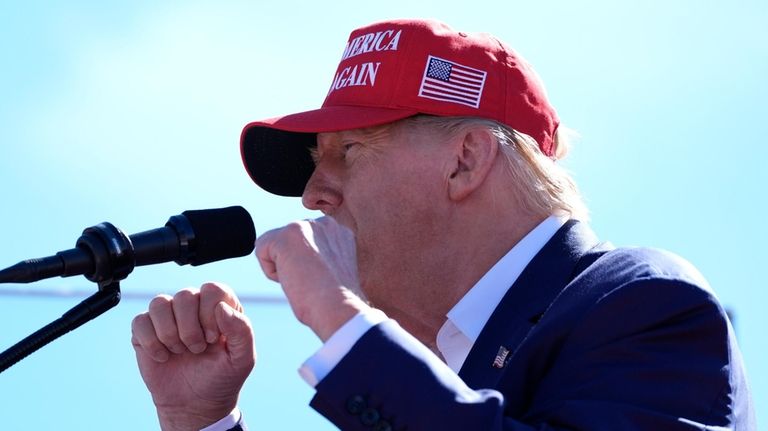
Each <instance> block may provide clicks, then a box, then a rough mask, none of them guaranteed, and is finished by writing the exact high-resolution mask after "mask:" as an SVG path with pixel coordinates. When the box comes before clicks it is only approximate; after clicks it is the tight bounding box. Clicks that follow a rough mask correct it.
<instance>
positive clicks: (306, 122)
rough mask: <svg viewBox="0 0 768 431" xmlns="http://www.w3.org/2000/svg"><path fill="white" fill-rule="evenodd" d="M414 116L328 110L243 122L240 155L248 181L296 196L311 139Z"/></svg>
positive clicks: (305, 176)
mask: <svg viewBox="0 0 768 431" xmlns="http://www.w3.org/2000/svg"><path fill="white" fill-rule="evenodd" d="M416 114H418V111H414V110H410V109H388V108H376V107H362V106H330V107H324V108H320V109H315V110H313V111H306V112H301V113H298V114H291V115H286V116H284V117H276V118H270V119H267V120H263V121H255V122H252V123H249V124H247V125H246V126H245V128H244V129H243V133H242V134H241V135H240V154H241V156H242V158H243V164H244V165H245V169H246V170H247V171H248V175H250V176H251V179H253V181H254V182H255V183H256V184H257V185H258V186H259V187H261V188H262V189H264V190H266V191H268V192H270V193H274V194H276V195H280V196H301V195H302V193H304V187H305V186H306V185H307V181H309V177H310V176H311V175H312V172H313V171H314V169H315V164H314V162H313V161H312V157H311V156H310V152H309V149H310V148H313V147H315V146H316V145H317V134H318V133H321V132H338V131H342V130H351V129H360V128H364V127H373V126H379V125H383V124H387V123H391V122H393V121H397V120H402V119H403V118H408V117H411V116H414V115H416Z"/></svg>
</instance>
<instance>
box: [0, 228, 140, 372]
mask: <svg viewBox="0 0 768 431" xmlns="http://www.w3.org/2000/svg"><path fill="white" fill-rule="evenodd" d="M77 247H78V248H81V249H84V250H86V251H88V252H89V254H90V255H91V257H92V258H93V268H92V270H90V271H88V272H86V274H85V277H86V278H87V279H88V280H90V281H93V282H95V283H97V284H98V287H99V290H98V291H97V292H96V293H94V294H93V295H91V296H89V297H88V298H86V299H85V300H83V301H82V302H81V303H79V304H77V305H76V306H74V307H73V308H72V309H70V310H69V311H67V312H66V313H64V314H63V315H62V316H61V317H60V318H58V319H56V320H54V321H53V322H51V323H49V324H48V325H46V326H44V327H42V328H41V329H39V330H37V331H36V332H34V333H32V334H31V335H29V336H28V337H26V338H24V339H23V340H21V341H19V342H18V343H16V344H15V345H13V346H11V347H10V348H8V349H7V350H6V351H4V352H3V353H0V373H2V372H3V371H5V370H6V369H8V368H10V367H11V366H13V365H14V364H16V363H17V362H19V361H21V360H22V359H24V358H25V357H27V356H29V355H30V354H32V353H34V352H35V351H37V350H38V349H40V348H41V347H43V346H45V345H46V344H48V343H50V342H51V341H53V340H55V339H57V338H59V337H61V336H62V335H64V334H66V333H67V332H70V331H72V330H74V329H76V328H78V327H80V326H81V325H83V324H84V323H86V322H88V321H90V320H92V319H94V318H96V317H97V316H99V315H101V314H103V313H104V312H105V311H107V310H109V309H110V308H112V307H114V306H115V305H117V304H118V303H119V302H120V280H123V279H125V278H126V277H127V276H128V274H130V273H131V271H133V268H134V267H135V266H136V257H135V253H134V249H133V244H132V243H131V240H130V238H128V236H127V235H125V234H124V233H123V232H122V231H121V230H120V229H118V228H116V227H115V226H113V225H112V224H111V223H107V222H104V223H100V224H98V225H96V226H92V227H89V228H87V229H85V230H84V231H83V235H82V236H81V237H80V238H79V239H78V240H77ZM65 274H66V272H65Z"/></svg>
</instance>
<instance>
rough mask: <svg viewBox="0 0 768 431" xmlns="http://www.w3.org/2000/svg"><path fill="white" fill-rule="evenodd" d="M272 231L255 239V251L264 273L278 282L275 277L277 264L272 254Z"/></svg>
mask: <svg viewBox="0 0 768 431" xmlns="http://www.w3.org/2000/svg"><path fill="white" fill-rule="evenodd" d="M273 232H274V231H270V232H267V233H265V234H264V235H262V236H260V237H259V238H258V239H257V240H256V252H255V253H256V258H257V259H258V261H259V265H260V266H261V270H262V272H264V275H266V276H267V278H268V279H270V280H272V281H276V282H280V280H279V279H278V277H277V265H276V263H275V259H274V257H273V256H272V246H273V241H274V238H275V235H274V233H273Z"/></svg>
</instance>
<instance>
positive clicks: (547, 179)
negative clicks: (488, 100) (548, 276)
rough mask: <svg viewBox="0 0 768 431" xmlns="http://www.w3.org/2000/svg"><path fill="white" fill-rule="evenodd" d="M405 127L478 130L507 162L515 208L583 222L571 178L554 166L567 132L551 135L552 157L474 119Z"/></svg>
mask: <svg viewBox="0 0 768 431" xmlns="http://www.w3.org/2000/svg"><path fill="white" fill-rule="evenodd" d="M403 122H404V123H406V124H411V125H416V126H419V125H425V126H432V127H435V128H437V129H440V130H443V131H445V132H448V133H451V134H452V133H458V132H461V131H462V130H465V129H466V128H468V127H476V126H482V127H486V128H488V130H490V131H491V133H493V135H494V136H495V137H496V140H497V141H498V144H499V146H500V148H501V152H502V154H503V155H504V156H505V158H506V159H507V166H508V167H509V169H508V172H509V175H510V184H511V185H512V186H514V188H515V196H516V199H517V201H518V205H519V206H520V207H521V208H522V209H523V210H524V211H526V212H528V213H530V214H539V215H549V214H558V215H567V216H568V217H570V218H574V219H578V220H582V221H587V220H588V219H589V212H588V210H587V207H586V205H585V204H584V201H583V200H582V197H581V194H580V193H579V190H578V188H577V187H576V183H575V182H574V181H573V179H572V178H571V175H570V174H569V173H568V172H567V171H566V170H565V169H564V168H563V167H562V166H560V165H559V164H558V163H556V162H557V159H559V158H563V157H564V156H565V155H566V153H567V152H568V148H569V142H568V138H569V136H568V134H569V133H570V132H569V131H568V130H567V129H565V128H563V127H560V128H558V131H557V132H556V133H555V142H554V154H555V155H554V157H551V158H550V157H548V156H546V155H545V154H544V153H542V151H541V150H540V149H539V145H538V144H537V143H536V140H535V139H533V138H532V137H530V136H528V135H526V134H524V133H521V132H518V131H517V130H514V129H512V128H511V127H509V126H506V125H504V124H501V123H498V122H496V121H493V120H488V119H484V118H475V117H437V116H431V115H417V116H414V117H410V118H407V119H406V120H403Z"/></svg>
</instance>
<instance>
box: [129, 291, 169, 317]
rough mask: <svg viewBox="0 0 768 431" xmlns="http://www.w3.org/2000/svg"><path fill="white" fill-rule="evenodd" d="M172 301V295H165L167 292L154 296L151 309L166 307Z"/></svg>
mask: <svg viewBox="0 0 768 431" xmlns="http://www.w3.org/2000/svg"><path fill="white" fill-rule="evenodd" d="M171 301H172V298H171V297H170V295H165V294H162V295H157V296H155V297H154V298H152V300H151V301H149V311H150V312H153V311H157V310H161V309H165V308H167V307H168V305H169V304H170V303H171ZM137 317H138V316H137Z"/></svg>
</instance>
